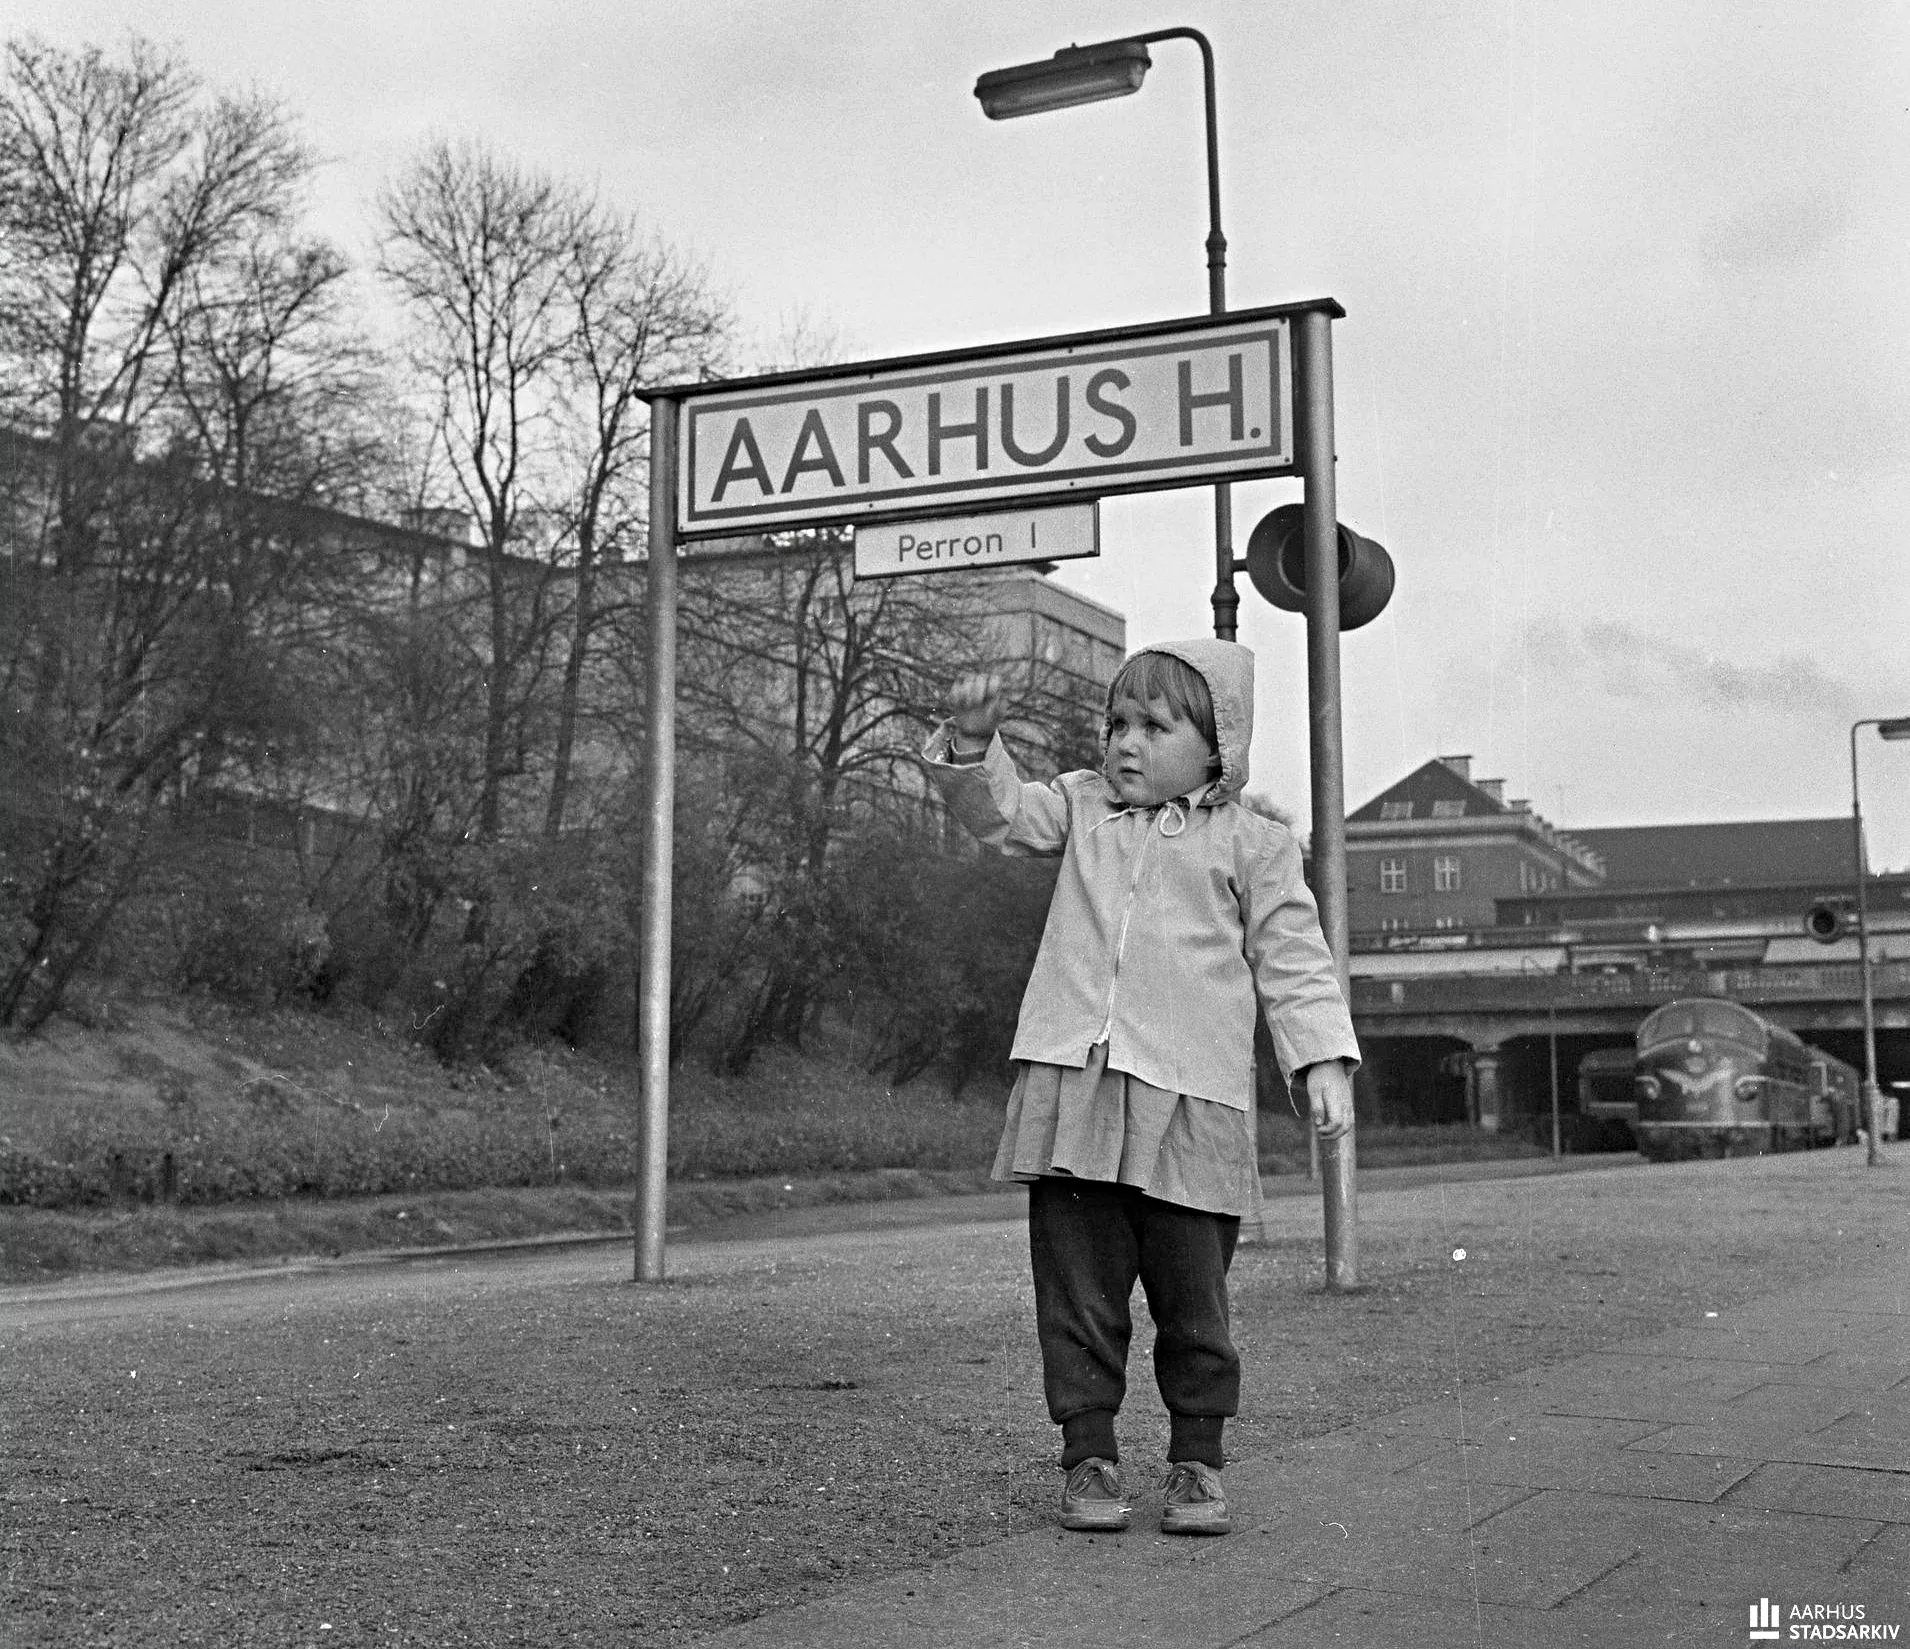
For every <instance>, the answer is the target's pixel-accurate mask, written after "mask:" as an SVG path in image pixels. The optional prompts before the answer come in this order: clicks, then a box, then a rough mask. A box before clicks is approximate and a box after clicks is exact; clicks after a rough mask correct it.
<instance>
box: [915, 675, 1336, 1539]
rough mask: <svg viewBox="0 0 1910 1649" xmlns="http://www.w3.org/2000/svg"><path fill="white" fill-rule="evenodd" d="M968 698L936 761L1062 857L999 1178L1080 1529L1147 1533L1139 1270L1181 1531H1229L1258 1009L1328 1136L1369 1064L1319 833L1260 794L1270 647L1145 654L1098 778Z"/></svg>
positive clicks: (963, 815)
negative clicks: (1012, 1189) (1012, 1219)
mask: <svg viewBox="0 0 1910 1649" xmlns="http://www.w3.org/2000/svg"><path fill="white" fill-rule="evenodd" d="M949 709H950V715H949V718H948V720H947V721H946V722H944V723H943V724H942V725H941V727H939V728H938V729H937V730H936V732H935V734H934V735H933V736H932V737H931V739H930V741H929V744H928V747H927V748H926V749H925V751H924V752H923V754H924V757H925V759H926V760H927V762H928V765H929V771H930V772H931V774H932V775H933V776H934V779H935V782H936V784H937V786H938V787H939V789H940V790H941V792H942V794H943V796H944V798H945V799H946V800H947V802H948V805H949V808H950V810H951V811H952V812H953V813H954V814H955V815H956V817H958V818H959V819H960V820H961V821H962V823H963V824H964V825H965V826H966V827H967V828H968V829H969V830H970V831H971V832H972V833H973V834H974V835H975V836H977V837H978V838H979V839H980V840H981V841H983V842H984V843H986V844H988V845H989V846H991V847H995V848H999V849H1000V850H1001V851H1003V852H1005V853H1011V854H1045V855H1059V856H1060V859H1061V871H1060V875H1059V878H1058V879H1057V881H1056V884H1055V891H1054V899H1053V903H1052V904H1051V905H1050V906H1049V910H1048V923H1047V927H1046V930H1045V931H1044V933H1043V935H1042V940H1041V949H1040V951H1039V953H1038V954H1037V956H1036V958H1035V965H1034V971H1033V973H1032V974H1031V975H1030V977H1029V980H1028V988H1027V991H1026V993H1025V994H1024V996H1023V997H1022V1004H1021V1019H1020V1023H1019V1025H1018V1026H1017V1028H1016V1032H1015V1042H1014V1049H1013V1055H1014V1058H1015V1060H1016V1061H1017V1062H1018V1066H1019V1074H1018V1075H1017V1077H1016V1080H1015V1084H1014V1088H1013V1091H1012V1092H1011V1093H1010V1095H1009V1099H1008V1120H1007V1126H1006V1127H1005V1128H1004V1130H1003V1132H1002V1139H1001V1148H1000V1151H999V1153H998V1154H997V1156H996V1159H995V1170H994V1172H995V1177H996V1178H997V1179H1015V1180H1025V1181H1026V1182H1028V1237H1029V1251H1030V1256H1031V1259H1032V1263H1033V1268H1034V1283H1035V1324H1036V1332H1037V1335H1038V1338H1039V1340H1040V1343H1041V1361H1042V1372H1043V1385H1044V1387H1045V1390H1046V1395H1047V1400H1048V1413H1049V1415H1050V1416H1051V1418H1052V1419H1053V1420H1054V1421H1055V1423H1056V1424H1057V1425H1059V1426H1060V1427H1061V1467H1062V1470H1063V1471H1064V1472H1066V1474H1067V1482H1066V1487H1065V1488H1064V1489H1063V1491H1062V1497H1061V1522H1062V1525H1063V1527H1065V1528H1069V1529H1084V1530H1121V1529H1125V1528H1126V1527H1127V1526H1128V1522H1129V1518H1130V1516H1131V1512H1132V1508H1131V1506H1130V1504H1129V1501H1128V1495H1127V1491H1126V1488H1125V1486H1124V1484H1123V1482H1122V1477H1121V1469H1120V1465H1119V1461H1120V1449H1119V1446H1118V1445H1117V1443H1116V1441H1115V1434H1114V1417H1115V1415H1116V1413H1117V1412H1118V1411H1119V1410H1120V1407H1121V1400H1122V1398H1123V1396H1124V1395H1125V1393H1126V1386H1127V1351H1128V1340H1129V1337H1130V1334H1131V1319H1130V1317H1129V1311H1128V1301H1129V1297H1130V1296H1131V1294H1132V1293H1133V1289H1134V1283H1135V1281H1136V1279H1137V1278H1138V1279H1139V1281H1140V1283H1141V1286H1142V1288H1143V1290H1144V1291H1145V1293H1146V1296H1147V1304H1148V1310H1149V1311H1150V1313H1151V1314H1152V1316H1153V1319H1154V1327H1155V1347H1154V1372H1155V1378H1156V1380H1157V1381H1158V1383H1159V1386H1160V1392H1161V1398H1162V1401H1163V1402H1164V1403H1165V1404H1166V1405H1167V1411H1168V1415H1169V1419H1170V1424H1171V1434H1170V1440H1169V1443H1168V1450H1167V1459H1168V1477H1167V1484H1166V1489H1165V1493H1164V1506H1163V1511H1162V1515H1161V1529H1162V1532H1164V1533H1168V1534H1225V1533H1226V1532H1227V1531H1228V1530H1229V1529H1230V1528H1231V1527H1232V1523H1231V1521H1230V1519H1229V1516H1228V1511H1227V1500H1226V1492H1225V1489H1224V1486H1223V1484H1222V1481H1221V1477H1220V1468H1221V1467H1222V1466H1223V1465H1224V1464H1225V1463H1226V1457H1225V1455H1224V1453H1223V1452H1222V1449H1221V1429H1222V1427H1223V1425H1224V1424H1225V1422H1226V1418H1227V1416H1229V1415H1231V1414H1234V1413H1236V1412H1237V1411H1238V1408H1239V1396H1240V1358H1239V1355H1238V1354H1237V1353H1236V1351H1235V1350H1234V1346H1233V1342H1232V1340H1231V1338H1230V1337H1229V1333H1228V1316H1227V1269H1228V1266H1229V1265H1230V1264H1231V1263H1232V1260H1233V1253H1234V1244H1235V1241H1236V1239H1237V1238H1238V1235H1239V1231H1240V1219H1241V1216H1242V1215H1243V1214H1246V1213H1248V1212H1249V1210H1250V1209H1252V1208H1253V1207H1254V1199H1255V1197H1256V1196H1257V1194H1258V1191H1259V1168H1258V1164H1257V1162H1256V1160H1255V1147H1254V1125H1253V1112H1252V1109H1251V1108H1252V1106H1253V1103H1254V1093H1253V1032H1254V1014H1255V1011H1256V999H1257V1000H1258V1004H1259V1006H1260V1008H1261V1009H1263V1010H1264V1012H1265V1014H1266V1017H1267V1024H1268V1027H1269V1029H1270V1030H1271V1031H1272V1033H1273V1045H1274V1049H1275V1052H1276V1054H1277V1056H1278V1058H1279V1062H1280V1071H1281V1075H1282V1076H1283V1077H1285V1078H1286V1079H1287V1080H1288V1081H1289V1082H1290V1081H1292V1080H1293V1078H1294V1076H1295V1075H1296V1073H1301V1072H1303V1073H1304V1080H1305V1084H1306V1089H1307V1094H1308V1099H1309V1105H1310V1109H1311V1111H1312V1120H1313V1123H1314V1126H1315V1127H1316V1128H1318V1129H1319V1130H1320V1132H1321V1133H1322V1134H1323V1135H1324V1136H1325V1137H1327V1138H1337V1137H1338V1136H1339V1135H1341V1134H1343V1133H1345V1132H1346V1131H1347V1130H1348V1129H1349V1128H1350V1127H1351V1126H1352V1122H1353V1098H1352V1085H1351V1073H1352V1069H1353V1067H1354V1066H1355V1065H1357V1064H1358V1063H1359V1047H1358V1044H1357V1043H1356V1042H1355V1041H1354V1038H1353V1024H1352V1020H1351V1018H1350V1017H1349V1015H1348V1013H1347V1009H1346V1002H1345V999H1344V998H1343V997H1342V995H1341V993H1340V988H1339V980H1338V976H1337V974H1336V973H1335V971H1334V966H1333V959H1332V954H1331V952H1330V951H1328V949H1327V946H1326V941H1325V939H1324V938H1323V937H1322V935H1321V932H1320V922H1319V914H1318V911H1317V908H1316V907H1315V905H1314V902H1313V896H1312V894H1311V893H1310V892H1309V891H1308V889H1307V886H1306V883H1305V882H1304V881H1303V880H1302V878H1301V871H1300V851H1299V848H1298V847H1297V846H1296V844H1295V843H1294V840H1293V838H1292V836H1291V835H1290V834H1289V833H1288V832H1287V831H1286V830H1285V829H1284V828H1283V827H1282V826H1280V825H1277V824H1275V823H1274V822H1273V821H1272V820H1270V819H1266V818H1263V817H1262V816H1260V815H1259V814H1257V813H1253V812H1251V811H1249V810H1248V809H1247V808H1245V807H1243V806H1241V805H1240V802H1239V800H1238V798H1239V795H1240V792H1241V790H1242V789H1243V788H1244V787H1245V785H1246V782H1247V745H1248V741H1249V739H1250V738H1251V735H1252V732H1253V654H1252V653H1250V652H1249V651H1248V650H1247V649H1246V648H1245V647H1241V646H1237V645H1235V644H1234V643H1233V642H1230V641H1207V640H1200V641H1188V642H1174V643H1166V644H1163V645H1161V646H1157V647H1151V648H1148V649H1146V650H1145V651H1143V652H1139V653H1136V654H1135V655H1134V656H1133V657H1132V658H1130V659H1128V660H1127V662H1126V663H1125V664H1124V665H1122V667H1121V670H1120V673H1119V674H1118V675H1116V677H1115V678H1114V683H1113V685H1112V687H1111V688H1110V689H1109V691H1108V709H1107V724H1106V729H1105V740H1106V746H1105V756H1104V762H1103V766H1102V769H1101V771H1100V772H1098V773H1094V772H1087V771H1081V772H1075V773H1064V774H1062V775H1061V776H1060V777H1059V778H1057V779H1055V780H1053V781H1052V782H1051V783H1049V784H1045V785H1041V784H1025V783H1023V782H1022V780H1021V778H1020V775H1019V774H1018V773H1017V772H1016V769H1015V765H1014V762H1013V761H1012V759H1011V758H1010V757H1009V755H1008V753H1007V751H1006V750H1005V749H1004V748H1003V747H1002V743H1001V740H1000V738H999V737H997V736H996V729H997V728H998V727H999V726H1000V724H1001V721H1002V718H1003V713H1004V705H1003V698H1002V692H1001V688H1000V684H999V683H998V682H997V681H996V680H995V679H994V678H992V677H989V676H985V675H970V676H965V677H963V678H962V679H961V680H960V681H959V682H957V683H956V685H955V686H954V688H953V689H952V690H951V691H950V694H949Z"/></svg>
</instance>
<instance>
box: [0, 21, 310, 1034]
mask: <svg viewBox="0 0 1910 1649" xmlns="http://www.w3.org/2000/svg"><path fill="white" fill-rule="evenodd" d="M5 67H6V80H5V83H4V88H3V89H0V229H3V230H4V233H3V234H0V246H4V248H5V250H4V253H3V254H0V355H3V356H4V364H5V369H6V370H5V373H4V375H3V376H4V379H5V381H6V382H7V383H8V384H9V385H10V386H12V388H13V390H14V395H13V397H12V400H11V402H10V405H9V408H8V411H9V414H10V415H11V416H12V417H13V418H15V419H17V420H19V421H20V422H21V423H22V424H24V426H25V427H24V429H16V430H15V431H13V432H12V433H11V434H10V436H9V439H10V442H11V444H12V446H13V448H14V456H15V459H16V473H15V476H14V483H15V485H14V494H13V501H14V505H15V507H14V509H13V511H12V512H11V514H10V518H9V520H8V522H7V523H6V525H7V526H8V528H9V530H10V542H9V545H8V548H9V550H10V552H11V553H10V554H9V555H8V556H7V558H6V576H7V579H8V589H7V592H6V594H7V597H8V599H7V603H6V605H7V607H8V609H9V613H10V618H11V625H12V627H11V629H10V632H9V635H8V640H9V643H10V653H9V661H8V669H7V673H6V686H7V699H8V703H7V708H8V711H9V714H8V716H7V718H6V725H5V731H4V733H3V734H0V749H4V754H5V759H6V765H7V773H6V775H5V778H6V783H5V786H4V788H5V791H6V793H7V795H8V798H9V801H10V804H11V806H12V807H13V808H14V809H15V810H16V813H15V818H16V821H17V823H18V825H19V828H18V829H17V830H15V831H13V832H10V839H9V841H8V843H7V860H8V863H7V875H6V877H5V879H4V880H5V884H6V888H7V893H8V899H7V903H8V906H9V909H8V912H7V914H8V916H9V918H10V925H9V928H8V930H7V934H6V938H7V941H8V945H7V955H6V958H5V964H4V967H5V972H4V977H3V978H0V1022H4V1023H9V1024H13V1025H17V1026H22V1027H25V1028H29V1029H30V1028H32V1027H33V1026H34V1025H36V1024H38V1023H40V1022H42V1021H43V1020H44V1019H45V1017H46V1016H47V1015H48V1014H50V1013H51V1012H52V1011H53V1010H54V1008H55V1007H56V1006H57V1005H58V1003H59V1001H60V998H61V996H62V994H63V992H64V991H65V989H66V987H67V985H68V983H69V982H70V981H71V979H72V978H73V977H74V975H75V973H76V972H77V970H78V969H79V968H80V967H81V966H82V965H83V964H84V963H85V962H86V961H87V960H88V958H89V957H90V956H91V955H92V954H93V952H94V950H95V948H96V947H97V944H98V942H99V940H100V938H101V936H102V935H103V933H104V932H105V931H106V929H107V927H108V924H109V923H110V922H111V920H112V918H113V916H114V914H115V912H116V911H117V910H118V909H119V908H120V905H121V904H122V903H123V901H124V900H125V899H126V898H127V897H128V896H129V895H130V894H131V893H132V892H133V891H135V890H136V889H137V888H138V886H139V885H140V880H141V877H142V875H143V874H144V871H145V867H146V864H147V858H148V849H149V846H150V842H151V838H152V833H153V830H154V827H155V822H156V820H157V818H158V814H159V809H160V804H161V802H162V800H163V799H164V798H166V797H167V796H168V794H170V793H172V792H173V791H174V790H175V789H176V788H177V786H178V784H179V782H180V781H181V779H182V778H183V776H185V775H186V774H187V773H188V772H189V771H191V770H192V768H193V766H194V764H195V763H197V762H198V761H200V760H201V758H202V757H204V756H205V755H206V754H207V753H208V752H209V751H227V752H229V751H234V750H249V751H252V752H263V751H264V750H266V749H267V748H268V747H271V746H274V745H280V746H282V745H284V744H285V743H287V742H290V741H294V740H296V738H297V736H298V734H297V727H298V724H299V722H300V719H301V717H302V716H303V715H304V713H305V711H306V709H307V708H308V707H307V706H305V705H304V704H302V703H301V701H300V700H299V698H298V696H297V695H296V694H295V693H292V692H289V691H285V690H282V689H283V687H284V685H285V682H286V678H284V677H283V676H281V675H280V674H279V673H278V672H277V671H276V670H275V669H274V668H273V662H274V660H277V659H282V658H283V657H284V656H285V655H286V652H287V649H291V648H295V647H296V646H297V645H298V644H299V641H300V638H301V637H302V636H303V635H305V634H307V633H308V627H309V625H310V622H311V618H312V614H313V613H314V611H316V610H319V609H321V608H322V607H323V606H324V604H325V603H324V599H323V597H322V596H321V595H319V594H318V593H317V591H316V589H315V586H316V585H317V584H319V583H322V582H323V581H324V580H325V579H326V578H327V576H328V568H329V566H330V563H329V562H328V561H327V560H326V559H325V558H324V557H322V556H317V555H314V554H312V553H311V549H310V545H309V544H308V543H306V542H305V541H304V528H303V525H302V524H301V523H300V522H298V521H296V520H295V519H294V518H292V517H290V516H289V515H287V514H286V513H285V512H283V511H282V510H275V509H273V508H269V507H265V506H263V505H262V504H261V502H260V501H258V500H256V499H255V498H253V497H251V496H250V495H242V494H240V493H238V492H236V491H235V490H234V489H233V487H232V486H231V485H230V476H229V473H228V471H229V465H228V464H227V462H226V459H227V457H229V448H230V443H225V447H226V449H227V451H226V454H225V456H222V455H221V452H219V451H215V450H214V449H215V443H214V442H213V440H212V439H211V435H212V429H213V424H212V422H211V421H210V418H209V414H210V411H211V402H210V401H205V402H202V403H200V404H199V405H198V408H197V411H198V413H199V414H201V415H202V416H195V407H194V403H192V402H191V401H190V400H188V399H183V398H182V394H181V392H182V390H183V388H184V386H185V384H186V383H187V381H188V379H189V378H191V377H192V373H191V371H190V370H189V369H188V364H187V363H188V361H189V359H191V358H192V356H193V354H194V351H193V350H192V349H189V348H188V347H187V341H188V340H189V339H198V340H202V341H203V342H205V343H206V344H207V345H208V346H210V345H211V344H212V343H213V342H214V340H225V341H227V342H230V340H231V323H232V314H231V312H230V311H229V309H228V308H227V307H225V306H224V305H222V304H219V303H209V302H208V298H209V295H211V294H213V293H214V292H217V291H222V290H223V291H231V292H235V293H236V292H240V291H244V290H247V289H248V288H256V286H257V285H258V283H257V282H255V281H250V280H249V279H248V277H247V275H246V273H245V270H246V264H247V248H253V249H256V251H257V254H258V260H259V267H263V266H264V261H265V260H266V259H267V258H268V257H269V258H271V259H274V260H275V259H277V258H278V257H279V255H280V254H279V253H278V252H276V251H268V249H271V248H274V247H277V246H282V245H283V242H282V239H281V237H282V236H283V234H284V233H285V231H286V230H287V229H288V228H289V226H290V225H292V224H293V222H294V221H295V217H296V211H297V205H298V200H297V196H298V190H299V186H300V184H301V183H302V181H303V179H304V177H305V175H306V173H307V171H308V169H309V160H308V157H307V155H306V152H305V150H304V149H303V147H302V146H301V145H300V144H299V142H298V141H297V139H296V138H295V136H294V135H293V134H292V132H291V130H290V127H289V125H288V123H287V122H286V120H285V118H284V116H283V115H282V114H281V113H280V111H278V110H277V109H276V108H275V107H273V106H272V105H269V104H266V103H262V102H259V101H256V100H237V99H231V98H214V99H207V98H206V97H204V96H203V95H202V94H201V92H200V89H199V87H198V83H197V81H196V80H195V79H194V78H193V77H192V75H191V74H190V73H189V72H188V71H187V70H185V69H184V68H183V67H181V66H179V65H178V64H176V63H173V62H171V61H169V60H166V59H162V58H160V57H158V56H157V55H156V54H155V53H154V52H153V51H152V50H151V48H149V47H147V46H145V45H144V44H143V43H141V42H138V41H134V42H133V43H132V44H131V46H130V47H129V48H128V50H127V54H126V57H125V59H124V60H123V61H118V62H115V61H111V60H109V59H107V58H106V57H105V56H104V55H103V54H101V53H100V52H98V51H95V50H86V51H80V52H75V53H65V52H61V51H59V50H57V49H55V48H52V47H49V46H46V45H44V44H41V43H39V42H36V41H31V40H29V41H26V42H22V43H15V44H13V45H10V46H9V47H8V48H7V54H6V64H5ZM312 344H314V340H313V339H311V338H309V337H308V336H307V335H306V327H305V322H304V321H303V319H302V318H301V317H300V316H298V315H296V314H295V315H293V316H292V317H291V318H290V319H289V320H287V321H286V323H285V325H284V326H283V327H281V329H280V330H279V331H278V333H277V334H276V335H275V336H274V337H272V338H270V339H268V340H265V341H264V342H263V343H260V344H258V345H257V346H251V345H248V346H246V352H247V353H248V355H249V358H250V360H251V362H252V364H253V367H254V368H255V369H257V370H258V371H259V372H262V373H263V374H264V375H265V376H266V377H267V378H270V376H271V375H272V372H273V370H274V367H273V363H274V362H275V361H276V360H278V359H282V358H284V357H285V356H287V355H288V354H290V353H294V352H296V351H305V350H307V347H308V345H312ZM221 347H224V345H223V344H222V345H221ZM234 347H236V346H234ZM307 410H308V412H309V411H310V410H311V409H310V408H309V407H308V409H307ZM313 437H314V430H313V426H312V424H311V423H310V422H309V421H308V422H307V423H306V424H305V425H304V426H302V427H301V426H300V425H299V422H298V419H297V418H296V417H295V416H293V415H292V411H291V409H290V407H289V406H288V408H287V409H286V410H285V411H284V412H283V414H282V415H281V416H279V417H278V418H277V420H276V422H275V423H274V424H273V426H272V428H271V429H270V431H269V436H267V435H261V436H260V437H258V438H249V445H250V446H251V448H252V450H254V451H257V452H259V453H265V452H268V451H269V452H271V453H272V454H274V458H273V461H272V467H273V468H274V469H275V470H276V471H277V472H278V473H281V474H282V473H286V472H288V470H289V469H290V468H292V467H296V466H297V465H298V464H302V463H308V462H309V454H310V452H311V450H312V447H313V444H314V439H313ZM23 501H24V502H25V507H22V504H23Z"/></svg>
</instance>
